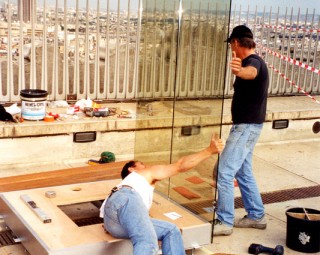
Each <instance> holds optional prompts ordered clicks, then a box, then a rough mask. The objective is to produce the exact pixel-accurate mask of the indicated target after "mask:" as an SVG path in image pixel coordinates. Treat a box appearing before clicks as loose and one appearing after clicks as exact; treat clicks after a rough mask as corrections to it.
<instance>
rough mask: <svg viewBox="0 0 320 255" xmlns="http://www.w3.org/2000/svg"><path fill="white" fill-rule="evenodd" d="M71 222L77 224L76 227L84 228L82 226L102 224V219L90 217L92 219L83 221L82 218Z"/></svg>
mask: <svg viewBox="0 0 320 255" xmlns="http://www.w3.org/2000/svg"><path fill="white" fill-rule="evenodd" d="M73 221H74V223H76V224H77V226H78V227H84V226H89V225H95V224H100V223H103V219H102V218H100V217H92V218H85V219H84V218H83V219H77V220H73Z"/></svg>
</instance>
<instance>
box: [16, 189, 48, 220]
mask: <svg viewBox="0 0 320 255" xmlns="http://www.w3.org/2000/svg"><path fill="white" fill-rule="evenodd" d="M20 198H21V200H22V201H23V202H25V203H26V205H27V206H28V207H29V208H30V209H31V210H32V211H33V212H34V213H35V215H37V216H38V218H39V219H40V220H41V221H42V222H43V223H50V222H51V218H50V217H49V216H48V215H47V214H46V213H45V212H44V211H43V210H42V209H41V208H39V207H38V206H37V204H36V202H34V201H33V200H32V199H31V197H30V196H29V195H27V194H23V195H21V196H20Z"/></svg>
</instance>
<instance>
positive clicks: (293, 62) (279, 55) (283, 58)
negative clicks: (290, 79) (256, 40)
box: [257, 44, 320, 74]
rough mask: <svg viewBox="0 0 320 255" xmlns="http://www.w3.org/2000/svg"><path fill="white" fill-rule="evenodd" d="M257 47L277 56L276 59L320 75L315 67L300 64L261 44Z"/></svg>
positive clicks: (319, 71)
mask: <svg viewBox="0 0 320 255" xmlns="http://www.w3.org/2000/svg"><path fill="white" fill-rule="evenodd" d="M257 46H258V47H259V48H262V49H263V50H265V51H267V52H268V53H270V54H271V55H274V56H276V57H278V58H280V59H282V60H285V61H287V62H289V63H291V64H294V65H296V66H300V67H302V68H304V69H306V70H308V71H310V72H313V73H316V74H320V70H319V69H316V68H314V67H312V66H309V65H307V64H305V63H302V62H300V61H298V60H296V59H293V58H290V57H286V56H284V55H281V54H279V53H278V52H275V51H272V50H270V49H268V48H266V47H264V46H262V45H261V44H258V45H257Z"/></svg>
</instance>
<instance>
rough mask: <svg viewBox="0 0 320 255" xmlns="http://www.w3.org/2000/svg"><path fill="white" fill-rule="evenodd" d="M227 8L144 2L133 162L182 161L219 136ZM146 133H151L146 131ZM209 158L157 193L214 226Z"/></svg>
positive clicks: (162, 184)
mask: <svg viewBox="0 0 320 255" xmlns="http://www.w3.org/2000/svg"><path fill="white" fill-rule="evenodd" d="M229 7H230V3H229V1H224V2H223V1H198V0H193V1H166V0H162V1H155V0H147V1H143V12H142V16H141V17H142V21H141V24H142V25H141V43H140V69H139V71H140V75H139V86H140V87H139V89H140V91H143V92H144V93H143V94H144V95H146V92H148V91H150V93H153V100H148V101H147V100H145V99H144V98H139V103H138V109H137V132H136V141H135V157H136V159H139V160H143V161H145V162H147V163H150V164H155V163H160V162H161V163H169V162H175V161H177V160H178V159H179V158H180V157H181V156H183V155H187V154H190V153H194V152H197V151H199V150H201V149H203V148H205V147H206V146H208V144H209V141H210V138H211V135H212V134H213V132H215V133H217V134H218V135H220V128H221V119H222V110H223V95H224V84H225V68H226V51H227V49H226V46H227V45H226V43H225V42H224V40H225V39H224V38H226V37H227V33H228V21H229ZM142 127H144V128H146V127H147V128H148V129H147V130H146V129H144V130H143V131H142V129H141V128H142ZM216 161H217V157H212V158H211V159H210V160H207V161H205V162H203V163H201V164H200V165H199V166H197V167H196V168H195V169H192V170H190V171H188V172H186V173H181V174H179V175H177V176H174V177H172V178H170V179H168V180H164V181H162V182H160V183H158V184H157V186H156V189H157V190H158V191H160V192H161V193H163V194H165V195H166V196H168V197H169V198H170V199H172V200H174V201H176V202H177V203H179V204H181V205H182V206H184V207H186V208H187V209H188V210H190V211H192V212H194V213H195V214H197V215H199V216H200V217H202V218H204V219H206V220H208V221H211V220H212V219H213V201H214V199H215V179H216V175H215V174H214V165H215V162H216Z"/></svg>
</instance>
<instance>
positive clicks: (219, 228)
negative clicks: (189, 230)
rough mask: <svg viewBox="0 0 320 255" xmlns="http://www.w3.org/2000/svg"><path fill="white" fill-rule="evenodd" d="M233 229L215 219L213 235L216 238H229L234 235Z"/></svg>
mask: <svg viewBox="0 0 320 255" xmlns="http://www.w3.org/2000/svg"><path fill="white" fill-rule="evenodd" d="M232 231H233V227H229V226H227V225H226V224H224V223H222V221H220V220H218V219H215V220H214V226H213V235H214V236H229V235H231V234H232Z"/></svg>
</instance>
